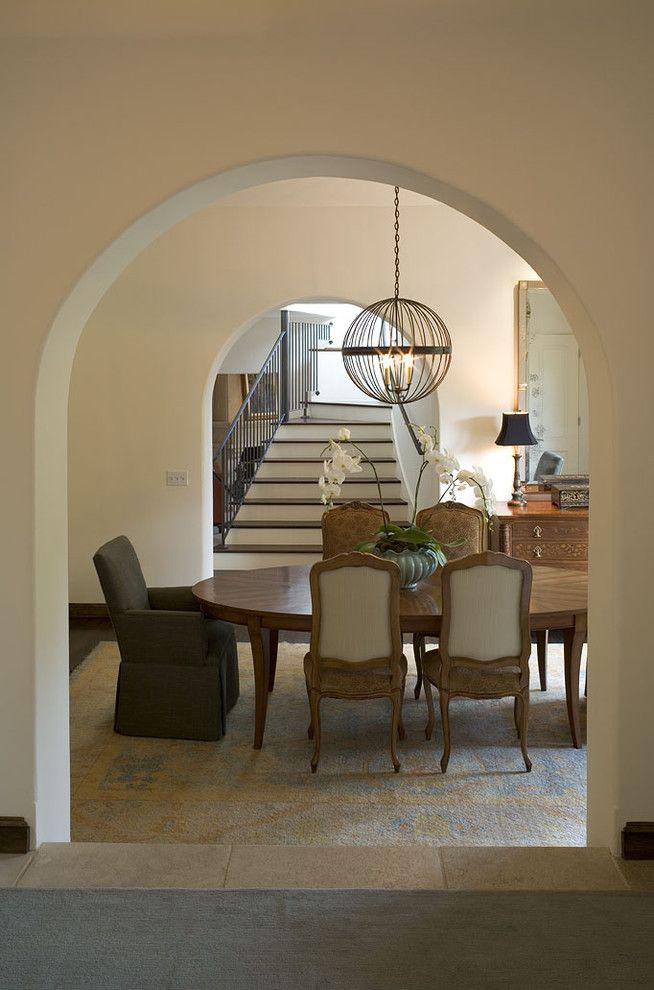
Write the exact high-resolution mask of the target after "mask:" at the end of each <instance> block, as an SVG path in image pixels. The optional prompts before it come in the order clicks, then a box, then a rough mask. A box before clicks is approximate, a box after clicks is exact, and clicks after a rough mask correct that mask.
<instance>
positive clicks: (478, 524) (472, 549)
mask: <svg viewBox="0 0 654 990" xmlns="http://www.w3.org/2000/svg"><path fill="white" fill-rule="evenodd" d="M416 525H417V526H419V527H420V529H425V530H427V532H428V533H433V535H434V536H435V537H436V539H437V540H438V541H439V542H440V543H459V545H458V546H453V547H448V548H447V549H446V550H445V556H446V557H447V559H448V561H451V560H461V558H462V557H468V556H469V555H470V554H471V553H482V552H483V551H484V550H486V549H488V525H487V523H486V519H485V517H484V513H483V512H481V511H480V510H479V509H473V508H472V507H471V506H469V505H461V504H460V503H459V502H440V503H439V504H438V505H432V506H430V508H428V509H421V510H420V512H419V513H418V515H417V516H416ZM461 541H462V542H461ZM424 652H425V633H414V635H413V656H414V658H415V662H416V685H415V688H414V692H413V694H414V697H415V698H416V700H417V699H418V698H419V697H420V689H421V687H422V656H423V654H424Z"/></svg>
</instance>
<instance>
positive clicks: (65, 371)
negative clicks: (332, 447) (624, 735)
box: [36, 158, 611, 841]
mask: <svg viewBox="0 0 654 990" xmlns="http://www.w3.org/2000/svg"><path fill="white" fill-rule="evenodd" d="M312 175H333V176H341V177H349V178H365V179H371V180H373V181H377V182H386V183H388V184H395V183H398V184H400V185H402V186H403V187H405V188H409V189H413V190H415V191H417V192H422V193H424V194H425V195H428V196H431V197H433V198H436V199H439V200H441V201H443V202H445V203H447V204H448V205H451V206H454V207H455V208H456V209H458V210H460V211H461V212H463V213H465V214H466V215H468V216H470V217H472V218H473V219H476V220H478V221H479V222H480V223H482V224H483V225H484V226H486V227H488V229H490V230H491V231H493V232H494V233H495V234H496V235H497V236H499V237H500V238H502V239H503V240H505V241H506V243H508V244H509V245H510V246H511V247H513V248H514V249H515V250H516V251H517V252H518V253H519V254H520V255H522V257H524V258H525V259H526V260H527V261H528V262H529V263H530V264H531V265H532V266H533V267H534V268H535V269H536V270H537V271H538V272H539V273H540V274H541V275H542V277H543V278H544V279H545V280H546V281H547V283H548V285H549V286H550V287H551V288H552V290H553V291H554V293H555V295H556V296H557V298H558V300H559V302H560V303H561V305H562V307H563V308H564V310H565V311H566V313H567V315H568V316H569V319H570V321H571V322H572V323H573V324H574V326H575V328H576V330H577V332H578V334H579V338H580V342H581V344H582V348H583V350H584V355H585V357H587V358H589V360H588V366H589V379H590V390H591V402H592V396H593V393H594V392H595V390H598V391H599V390H605V389H606V384H607V382H606V369H605V367H604V364H603V359H602V356H601V354H600V352H599V347H598V345H597V337H596V332H595V329H594V327H593V325H592V323H591V322H590V320H589V319H588V317H587V314H586V313H585V311H584V310H583V308H582V306H581V305H580V303H579V302H578V300H577V299H576V297H575V295H574V292H573V290H572V289H571V287H570V286H569V285H568V283H567V281H566V279H565V278H564V276H563V275H562V273H561V272H560V271H559V270H558V268H557V267H556V265H555V264H554V263H553V262H552V261H551V259H549V258H548V257H547V256H546V255H544V253H543V252H542V251H541V250H540V249H539V248H538V246H537V245H536V244H534V243H533V242H531V241H530V240H529V239H528V238H526V237H525V236H524V235H523V234H522V233H521V232H520V231H519V229H518V228H517V227H515V226H514V225H513V224H512V223H510V222H509V221H508V220H507V219H506V218H504V217H502V216H500V215H499V214H496V213H494V212H493V211H492V210H490V209H489V208H488V207H486V206H484V204H482V203H480V202H479V201H477V200H475V199H474V198H472V197H470V196H468V195H467V194H464V193H462V192H460V191H458V190H455V189H453V188H451V187H448V186H445V185H444V184H443V183H440V182H438V181H436V180H433V179H430V178H429V177H427V176H424V175H420V174H417V173H413V172H410V171H408V170H404V169H400V168H397V167H395V166H391V165H388V164H385V163H379V162H372V161H365V160H358V159H338V158H304V159H299V158H294V159H278V160H275V161H271V162H264V163H257V164H253V165H249V166H245V167H243V168H241V169H237V170H234V171H233V172H230V173H224V174H222V175H218V176H215V177H213V178H212V179H209V180H205V181H204V182H201V183H198V184H197V185H195V186H193V187H191V188H189V189H187V190H185V191H184V192H182V193H180V194H178V195H177V196H175V197H173V198H171V199H170V200H168V201H166V202H165V203H163V204H162V205H161V206H159V207H158V208H156V209H155V210H153V211H151V212H150V213H149V214H147V215H146V216H145V217H143V218H142V219H141V220H139V221H137V222H136V223H135V224H133V225H132V226H131V227H130V228H129V229H128V230H127V231H125V232H124V234H123V235H121V236H120V237H119V238H118V239H117V240H116V241H114V242H113V244H112V245H110V246H109V247H108V248H107V249H106V251H105V252H104V253H103V255H102V256H101V257H100V258H99V259H98V260H97V261H96V262H95V263H94V265H92V266H91V268H90V269H89V270H88V272H87V273H86V274H85V275H84V276H83V278H82V279H81V280H80V281H79V282H78V284H77V286H76V287H75V288H74V289H73V291H72V292H71V294H70V295H69V297H68V299H67V300H66V302H65V303H64V305H63V307H62V308H61V310H60V311H59V314H58V315H57V318H56V320H55V321H54V324H53V326H52V329H51V333H50V337H49V339H48V343H47V346H46V349H45V351H44V354H43V359H42V363H41V369H40V375H39V385H38V393H37V428H36V463H37V496H36V517H37V525H36V542H37V550H36V566H37V575H36V583H37V595H36V609H37V649H36V652H37V660H36V710H37V726H38V729H37V777H38V781H39V794H40V801H39V821H38V822H37V837H38V840H39V841H42V840H46V839H64V838H67V837H68V800H67V790H66V786H65V784H64V781H65V779H66V777H67V758H68V755H67V733H66V728H65V724H66V720H65V719H63V718H62V713H63V712H65V711H67V698H66V676H65V671H66V666H65V664H64V662H63V660H64V657H65V641H66V640H65V637H66V628H65V615H66V600H65V592H64V590H63V589H65V586H66V582H65V572H66V567H65V559H66V546H65V542H66V541H65V526H64V525H63V521H64V520H65V511H66V510H65V492H66V487H65V457H62V451H64V450H65V429H66V402H65V397H66V392H67V383H68V380H69V377H70V369H71V365H72V359H73V355H74V351H75V347H76V344H77V340H78V339H79V335H80V333H81V331H82V328H83V326H84V324H85V322H86V319H87V318H88V315H89V313H90V312H91V311H92V309H93V307H94V306H95V305H96V304H97V302H98V301H99V299H100V298H101V297H102V295H103V293H104V292H105V291H106V289H107V287H108V286H109V285H110V284H111V282H112V281H113V279H114V278H116V277H117V275H118V274H119V273H120V271H122V270H123V269H124V267H125V266H126V265H127V264H128V263H129V262H130V261H131V260H132V259H133V258H134V257H135V256H136V254H137V253H138V252H139V251H140V250H142V249H143V247H144V246H145V245H146V244H148V243H149V242H150V241H151V240H153V239H154V238H155V237H156V236H158V235H159V234H160V233H162V232H164V231H165V230H166V229H168V228H169V227H170V226H172V225H173V224H174V223H175V222H177V221H178V220H180V219H182V218H183V217H184V216H185V215H188V214H189V213H191V212H193V211H194V210H197V209H199V208H200V207H201V206H203V205H206V204H208V203H210V202H212V201H214V200H215V199H217V198H220V196H222V195H225V193H226V192H228V191H232V190H234V189H238V188H246V187H247V186H249V185H257V184H262V183H265V182H271V181H274V180H275V179H279V178H289V177H302V176H312ZM604 411H605V420H606V422H605V423H603V424H602V425H603V427H604V430H605V431H606V430H607V429H608V430H610V426H611V410H610V408H609V406H608V405H607V406H606V407H605V410H604ZM600 511H601V510H600ZM207 517H208V514H207ZM203 545H204V546H205V547H207V548H208V547H209V540H204V541H203ZM201 567H202V569H203V570H204V571H205V572H206V573H208V572H209V570H210V568H211V561H210V559H209V553H208V552H207V555H206V558H205V557H203V559H202V561H201ZM596 697H597V702H594V703H595V704H596V705H597V706H598V707H599V706H600V705H601V704H602V701H603V699H602V697H601V694H600V691H599V690H598V692H597V695H596ZM596 796H597V802H598V804H597V808H598V812H597V813H598V820H599V817H600V812H601V811H603V807H602V808H601V809H600V805H603V804H604V802H603V801H602V799H601V795H600V794H599V792H598V793H597V795H596Z"/></svg>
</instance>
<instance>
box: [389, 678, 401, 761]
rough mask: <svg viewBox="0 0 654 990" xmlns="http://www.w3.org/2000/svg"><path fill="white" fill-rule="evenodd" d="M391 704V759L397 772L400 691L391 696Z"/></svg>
mask: <svg viewBox="0 0 654 990" xmlns="http://www.w3.org/2000/svg"><path fill="white" fill-rule="evenodd" d="M391 704H392V706H393V713H392V715H391V759H392V761H393V769H394V770H395V773H399V770H400V761H399V760H398V758H397V749H396V747H395V740H396V739H397V734H398V728H399V724H400V717H401V706H402V699H401V697H400V692H399V691H394V692H393V695H392V697H391Z"/></svg>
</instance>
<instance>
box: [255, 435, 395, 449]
mask: <svg viewBox="0 0 654 990" xmlns="http://www.w3.org/2000/svg"><path fill="white" fill-rule="evenodd" d="M327 440H329V437H327ZM349 442H350V441H349V440H344V441H343V443H349ZM354 442H355V443H385V444H389V443H392V442H393V441H392V439H391V438H390V437H388V438H386V437H363V438H362V439H361V440H355V441H354ZM276 443H289V444H293V443H306V444H310V443H321V440H320V439H319V438H318V437H315V438H311V437H308V438H307V439H306V440H298V439H297V438H293V437H288V439H287V438H286V437H279V438H278V437H275V439H274V440H273V442H272V446H273V447H274V445H275V444H276ZM325 446H327V443H326V442H325Z"/></svg>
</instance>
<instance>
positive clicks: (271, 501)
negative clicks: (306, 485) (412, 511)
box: [243, 498, 409, 505]
mask: <svg viewBox="0 0 654 990" xmlns="http://www.w3.org/2000/svg"><path fill="white" fill-rule="evenodd" d="M351 501H352V499H350V498H335V499H334V502H335V503H336V504H337V505H346V504H347V503H348V502H351ZM366 502H370V504H371V505H375V504H376V505H379V499H378V498H367V499H366ZM319 504H320V500H319V499H318V498H246V499H245V502H244V503H243V505H319ZM408 504H409V503H408V502H407V501H406V499H404V498H385V499H384V505H408Z"/></svg>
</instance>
